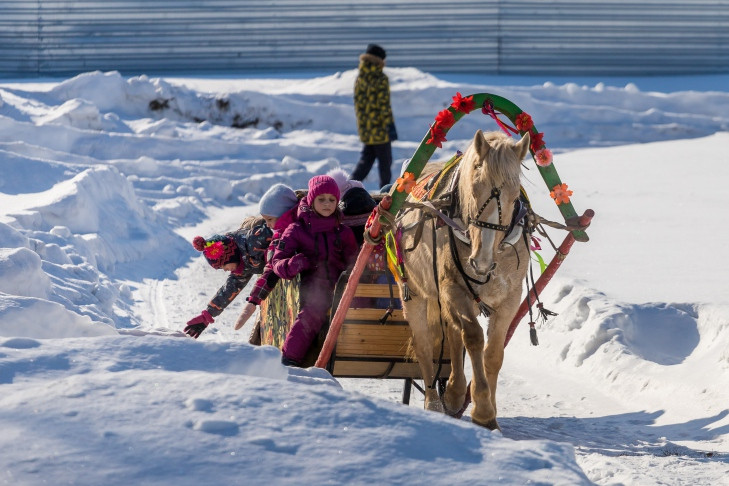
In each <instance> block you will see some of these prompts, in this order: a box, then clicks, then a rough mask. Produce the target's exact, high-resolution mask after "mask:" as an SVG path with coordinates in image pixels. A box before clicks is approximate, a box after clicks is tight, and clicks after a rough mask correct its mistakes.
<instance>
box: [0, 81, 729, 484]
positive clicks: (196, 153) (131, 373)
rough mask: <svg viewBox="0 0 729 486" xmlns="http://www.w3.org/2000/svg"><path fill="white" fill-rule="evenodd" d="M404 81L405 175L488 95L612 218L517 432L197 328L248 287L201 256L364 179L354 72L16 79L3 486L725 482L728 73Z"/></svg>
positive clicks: (548, 347)
mask: <svg viewBox="0 0 729 486" xmlns="http://www.w3.org/2000/svg"><path fill="white" fill-rule="evenodd" d="M387 73H388V75H389V76H390V81H391V87H392V95H393V110H394V113H395V117H396V122H397V127H398V132H399V135H400V140H399V141H397V142H396V143H395V144H394V150H393V152H394V158H395V162H394V165H395V166H396V167H399V166H400V165H401V163H402V162H403V161H404V160H405V159H407V158H408V157H410V156H411V155H412V153H413V151H414V150H415V148H416V147H417V144H418V143H419V141H420V140H421V139H422V137H423V135H425V132H426V131H427V128H428V126H429V124H430V123H431V122H432V120H433V117H434V116H435V114H436V113H437V112H438V111H440V110H441V109H442V108H443V107H445V106H447V105H448V104H449V103H450V101H451V97H452V96H453V95H455V93H456V92H457V91H458V92H461V93H463V94H468V93H477V92H491V93H494V94H497V95H499V96H502V97H505V98H508V99H509V100H511V101H513V102H514V103H516V104H517V105H518V106H519V107H521V108H522V109H523V110H525V111H526V112H528V113H530V114H531V115H532V117H533V118H534V121H535V123H536V126H537V128H538V129H539V130H540V131H542V132H544V133H545V142H546V143H547V146H548V147H549V148H550V149H551V150H552V151H553V152H554V154H555V166H556V167H557V170H558V171H559V173H560V176H561V178H562V180H563V182H566V183H567V184H568V185H569V187H570V189H572V190H573V191H574V195H573V198H572V200H573V203H574V204H575V207H576V208H577V210H578V212H580V213H581V212H582V211H584V210H585V209H587V208H592V209H594V210H595V212H596V216H595V219H594V221H593V226H592V227H591V228H590V229H589V230H588V233H589V235H590V241H589V242H588V243H576V244H575V246H574V247H573V248H572V252H571V253H570V255H569V257H568V258H567V259H566V260H565V263H564V264H563V265H562V268H561V269H560V271H559V272H558V274H557V276H556V277H555V278H554V280H553V281H552V283H550V285H549V286H548V287H547V289H546V290H545V292H544V294H543V295H542V301H543V302H544V303H545V306H546V307H547V308H549V309H550V310H553V311H555V312H557V313H558V314H559V315H558V316H556V317H553V318H551V319H550V320H549V321H548V322H547V323H541V324H539V325H538V331H539V340H540V345H539V346H536V347H535V346H530V344H529V339H528V332H527V326H526V325H525V324H524V323H522V325H521V326H520V327H519V328H518V329H517V332H516V334H515V335H514V338H513V339H512V341H511V343H510V344H509V346H508V347H507V349H506V357H505V362H504V366H503V368H502V371H501V375H500V379H499V388H498V392H497V397H498V402H499V421H500V425H501V427H502V432H490V431H488V430H485V429H483V428H480V427H476V426H474V425H473V424H471V423H470V421H469V419H468V413H466V414H465V417H464V418H463V419H461V420H455V419H452V418H449V417H445V416H441V415H438V414H435V413H432V412H425V411H423V410H422V399H421V398H419V397H418V396H417V392H414V395H413V403H412V404H411V405H410V406H403V405H402V404H400V403H398V402H399V399H400V393H401V386H402V384H401V383H400V382H399V381H397V380H385V381H380V380H361V379H360V380H352V379H350V380H346V379H334V378H332V377H331V376H330V375H329V374H328V373H327V372H326V371H324V370H320V369H316V368H311V369H305V370H301V369H293V368H286V367H284V366H282V365H281V364H280V361H279V360H280V353H279V351H278V350H276V349H275V348H272V347H266V346H264V347H254V346H251V345H249V344H248V343H247V341H248V335H249V333H250V330H251V324H252V323H249V324H247V325H246V326H245V327H244V328H243V329H242V330H241V331H240V332H236V331H234V330H233V324H234V322H235V319H236V317H237V315H238V313H239V311H240V309H241V307H242V303H243V299H242V298H239V299H238V300H237V301H236V302H234V303H233V304H232V305H231V306H230V308H229V309H227V310H226V311H225V312H224V313H223V314H222V315H221V316H220V317H219V318H218V319H216V322H215V323H214V324H212V325H211V326H210V327H209V328H208V330H206V331H205V332H204V333H203V335H202V336H201V337H200V339H199V340H197V341H195V340H192V339H190V338H188V337H186V336H185V335H184V334H182V332H181V329H182V328H183V327H184V325H185V323H186V321H187V320H189V319H190V318H191V317H193V316H194V315H197V314H199V312H200V311H201V310H202V309H203V308H204V306H205V304H206V303H207V301H208V299H209V298H210V297H212V295H213V294H214V292H215V291H216V290H217V288H218V287H219V286H220V285H221V284H222V282H223V281H224V278H225V277H224V274H223V273H222V272H219V271H216V270H213V269H212V268H211V267H209V266H208V265H207V264H206V263H205V261H204V259H203V258H201V256H200V255H199V253H197V252H196V251H195V250H194V249H193V248H192V246H191V245H190V240H191V239H192V237H194V236H195V235H203V236H207V235H210V234H212V233H215V232H224V231H227V230H230V229H233V228H235V227H236V226H237V225H238V224H239V223H240V221H241V220H242V219H243V218H244V217H245V216H247V215H251V214H255V213H256V211H257V204H256V203H257V201H258V199H259V198H260V196H261V195H262V194H263V193H264V192H265V190H266V189H267V188H268V187H270V185H271V184H273V183H275V182H283V183H286V184H289V185H291V186H292V187H298V188H303V187H305V184H306V182H307V180H308V179H309V178H310V177H311V176H313V175H315V174H319V173H323V172H326V171H328V170H330V169H332V168H336V167H343V168H344V169H345V170H351V169H352V167H353V165H354V163H355V162H356V160H357V158H358V155H359V150H360V143H359V141H358V138H357V135H356V126H355V119H354V111H353V107H352V101H351V96H352V84H353V81H354V77H355V75H356V72H355V71H354V70H350V71H346V72H339V73H334V74H323V75H317V76H315V75H312V76H311V77H304V76H298V77H291V78H285V77H278V78H275V79H266V78H261V77H258V78H256V77H251V78H236V77H232V76H230V77H224V76H219V77H208V78H202V77H177V78H174V77H170V78H149V77H147V76H137V77H130V78H125V77H123V76H121V75H120V74H119V73H116V72H108V73H101V72H90V73H85V74H82V75H80V76H77V77H74V78H71V79H46V80H36V81H29V80H4V81H3V82H0V167H2V171H0V428H1V429H2V430H3V433H2V434H0V484H12V485H36V484H38V485H39V484H83V485H97V484H106V485H114V484H120V485H121V484H125V485H126V484H130V483H133V482H134V483H138V484H173V483H174V484H180V485H186V484H190V485H192V484H200V483H203V484H292V485H293V484H372V483H377V484H405V483H416V484H423V483H429V484H456V483H468V484H495V483H496V484H522V483H528V484H590V483H596V484H601V485H616V484H630V485H633V484H639V485H659V484H672V485H675V484H682V485H688V484H691V485H694V484H705V485H715V484H729V481H728V480H727V477H729V476H728V474H729V406H728V405H727V404H728V403H729V401H728V400H727V398H728V395H727V391H726V390H727V389H729V351H728V350H729V332H728V331H729V297H728V295H729V284H728V282H727V277H726V276H727V274H729V263H728V261H729V260H728V259H727V258H725V251H724V247H723V242H724V239H725V238H726V237H727V227H729V225H728V224H727V223H729V220H728V219H727V212H726V210H725V207H726V206H727V204H729V195H727V192H726V190H725V186H726V184H725V181H726V180H727V177H729V155H727V152H726V150H725V149H724V148H725V147H726V146H727V144H728V142H729V111H728V110H727V108H728V107H729V92H727V91H726V86H727V81H729V76H703V77H676V78H637V79H621V78H614V79H609V78H608V79H587V78H586V79H552V80H547V79H537V78H526V77H493V76H491V77H476V76H472V75H468V76H466V75H453V74H449V75H434V74H430V73H424V72H421V71H418V70H416V69H412V68H400V69H394V68H392V69H390V68H388V69H387ZM478 128H482V129H488V130H495V129H497V128H496V126H495V125H494V124H493V122H492V121H491V120H490V119H489V118H487V117H484V116H481V115H477V114H472V115H469V116H468V117H465V118H464V119H463V120H462V121H460V122H459V123H458V124H457V125H456V126H455V127H454V128H453V129H452V130H451V132H450V133H449V136H448V139H449V141H448V142H446V143H445V145H444V148H443V149H441V150H439V151H438V152H437V153H436V156H435V157H434V159H438V158H446V157H448V156H450V155H451V154H452V153H453V152H454V151H455V150H457V149H463V148H465V146H466V145H467V144H468V142H469V140H470V138H471V137H472V136H473V133H474V132H475V130H476V129H478ZM527 166H528V167H530V169H529V170H527V171H525V187H526V189H527V191H528V192H529V194H530V197H531V200H532V203H533V204H534V206H535V208H536V210H537V212H538V213H539V214H540V215H542V216H544V217H546V218H548V219H551V220H554V221H561V219H560V216H559V212H558V211H557V208H556V207H555V205H554V203H553V202H552V201H551V199H550V198H549V197H548V195H547V193H548V190H547V188H546V187H545V186H544V183H543V182H542V181H541V178H540V177H539V175H538V173H537V172H536V170H534V166H533V164H532V163H528V164H527ZM376 178H377V176H376V171H373V173H372V174H371V176H370V178H369V179H368V180H367V181H366V182H365V183H366V186H367V188H368V189H370V190H373V191H374V190H377V187H376ZM550 235H551V236H552V238H553V239H554V240H555V243H556V244H559V242H560V241H561V239H562V238H563V234H562V233H561V232H559V231H554V232H550ZM542 243H543V246H545V247H546V248H549V244H548V242H546V241H543V242H542ZM543 256H544V258H545V259H547V260H549V259H551V256H552V252H551V250H545V251H544V252H543Z"/></svg>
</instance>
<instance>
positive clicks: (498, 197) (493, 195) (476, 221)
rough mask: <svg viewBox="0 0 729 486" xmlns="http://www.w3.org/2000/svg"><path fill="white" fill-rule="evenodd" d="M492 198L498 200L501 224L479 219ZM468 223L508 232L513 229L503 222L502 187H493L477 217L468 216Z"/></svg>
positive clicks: (497, 205)
mask: <svg viewBox="0 0 729 486" xmlns="http://www.w3.org/2000/svg"><path fill="white" fill-rule="evenodd" d="M492 199H493V200H495V201H496V209H497V210H498V212H499V224H494V223H489V222H488V221H479V219H478V218H480V217H481V213H483V211H484V209H486V206H488V205H489V202H491V200H492ZM468 224H469V225H473V226H478V227H479V228H486V229H492V230H495V231H504V232H507V231H509V230H510V229H511V227H510V226H506V225H503V224H501V188H499V187H494V188H493V189H491V195H490V196H489V197H488V198H487V199H486V201H485V202H484V203H483V205H482V206H481V208H480V209H479V210H478V212H477V213H476V217H475V218H468Z"/></svg>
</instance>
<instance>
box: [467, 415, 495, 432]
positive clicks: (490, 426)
mask: <svg viewBox="0 0 729 486" xmlns="http://www.w3.org/2000/svg"><path fill="white" fill-rule="evenodd" d="M471 422H473V423H474V424H476V425H480V426H481V427H486V428H487V429H489V430H498V431H499V432H500V431H501V427H499V423H498V422H497V421H496V419H495V418H493V419H491V420H488V421H486V422H479V421H478V420H474V418H473V417H471Z"/></svg>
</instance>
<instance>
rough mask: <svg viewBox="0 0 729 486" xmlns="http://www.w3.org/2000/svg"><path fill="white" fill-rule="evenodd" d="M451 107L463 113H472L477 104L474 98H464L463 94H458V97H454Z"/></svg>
mask: <svg viewBox="0 0 729 486" xmlns="http://www.w3.org/2000/svg"><path fill="white" fill-rule="evenodd" d="M451 107H452V108H453V109H454V110H456V111H460V112H461V113H470V112H472V111H473V109H474V108H475V107H476V104H475V103H474V102H473V96H469V97H467V98H464V97H463V96H462V95H461V93H458V92H456V95H455V96H454V97H453V103H451Z"/></svg>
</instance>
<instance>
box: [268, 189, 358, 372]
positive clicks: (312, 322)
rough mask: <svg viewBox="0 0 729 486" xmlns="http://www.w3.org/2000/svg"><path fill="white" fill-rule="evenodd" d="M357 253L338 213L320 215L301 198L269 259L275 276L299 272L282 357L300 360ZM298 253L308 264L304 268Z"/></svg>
mask: <svg viewBox="0 0 729 486" xmlns="http://www.w3.org/2000/svg"><path fill="white" fill-rule="evenodd" d="M358 252H359V247H358V246H357V240H355V238H354V233H353V232H352V230H351V229H350V228H349V227H347V226H344V225H343V224H341V223H340V222H339V218H338V213H335V214H333V215H332V216H329V217H327V218H324V217H321V216H319V215H318V214H317V213H316V212H314V210H313V209H311V208H310V207H309V206H307V205H306V204H305V203H304V202H303V201H302V203H301V205H300V206H299V220H298V221H297V222H296V223H293V224H291V225H290V226H289V227H288V228H286V231H284V233H283V235H282V236H281V239H280V240H279V243H278V246H277V248H276V251H275V252H274V253H273V258H272V259H271V265H272V266H273V271H274V273H275V274H276V275H278V276H279V277H281V278H286V279H291V278H294V277H295V276H296V274H297V273H300V274H301V290H300V293H299V297H300V299H301V308H300V310H299V314H298V315H297V316H296V321H294V324H293V326H291V329H290V330H289V333H288V334H287V335H286V340H285V341H284V344H283V347H282V349H281V351H282V353H283V356H284V358H286V359H288V360H289V361H293V362H296V363H301V362H302V360H303V359H304V356H305V355H306V352H307V350H308V349H309V346H311V343H312V342H313V341H314V339H315V338H316V335H317V334H318V333H319V331H320V330H321V328H322V326H323V325H324V323H325V322H326V316H327V310H328V309H329V308H330V307H331V305H332V297H333V294H334V286H335V284H336V282H337V279H338V278H339V275H340V274H341V273H342V272H343V271H344V270H346V269H347V268H349V267H351V266H353V265H354V262H355V260H356V259H357V253H358ZM300 255H304V256H305V257H306V260H307V263H308V265H307V267H308V268H305V269H304V270H301V268H302V267H301V263H300V260H301V258H302V257H301V256H300ZM297 260H298V261H297Z"/></svg>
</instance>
